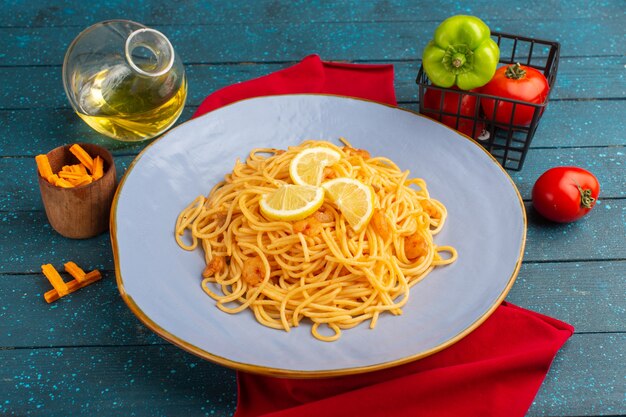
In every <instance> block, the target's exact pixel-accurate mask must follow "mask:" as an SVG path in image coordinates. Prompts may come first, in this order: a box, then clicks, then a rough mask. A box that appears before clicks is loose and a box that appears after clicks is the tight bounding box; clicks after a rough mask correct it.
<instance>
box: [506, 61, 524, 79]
mask: <svg viewBox="0 0 626 417" xmlns="http://www.w3.org/2000/svg"><path fill="white" fill-rule="evenodd" d="M504 76H505V77H506V78H510V79H513V80H520V79H522V78H524V77H525V76H526V70H524V69H523V68H522V66H521V65H520V63H519V62H518V63H516V64H514V65H509V66H508V67H506V72H505V73H504Z"/></svg>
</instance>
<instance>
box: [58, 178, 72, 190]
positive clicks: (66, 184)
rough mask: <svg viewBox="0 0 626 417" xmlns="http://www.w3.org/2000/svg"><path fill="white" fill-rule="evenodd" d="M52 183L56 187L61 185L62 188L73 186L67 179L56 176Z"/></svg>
mask: <svg viewBox="0 0 626 417" xmlns="http://www.w3.org/2000/svg"><path fill="white" fill-rule="evenodd" d="M54 185H56V186H57V187H63V188H71V187H73V186H74V185H73V184H72V183H71V182H69V181H68V180H64V179H63V178H58V177H57V179H56V181H54Z"/></svg>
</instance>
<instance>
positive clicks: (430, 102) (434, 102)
mask: <svg viewBox="0 0 626 417" xmlns="http://www.w3.org/2000/svg"><path fill="white" fill-rule="evenodd" d="M453 89H454V90H458V88H456V87H453ZM442 94H443V104H442V103H441V96H442ZM459 100H460V101H461V107H460V108H459ZM477 103H478V102H477V99H476V97H475V96H471V95H468V94H459V93H452V92H450V91H442V90H438V89H434V88H427V89H426V92H425V93H424V103H423V114H424V115H426V116H428V117H430V118H432V119H435V120H439V121H440V122H442V123H443V124H445V125H446V126H450V127H451V128H453V129H456V130H458V131H459V132H461V133H463V134H464V135H467V136H469V137H473V138H475V139H479V138H480V136H481V134H482V133H483V129H484V128H485V124H484V123H483V122H481V121H478V122H475V121H474V120H472V119H465V118H462V117H458V115H461V116H468V117H471V118H475V117H476V114H477V113H476V110H477V109H476V107H477ZM440 109H441V110H440ZM441 112H444V113H451V114H453V116H450V115H442V114H440V113H441ZM457 120H458V123H459V125H458V127H457ZM474 124H475V125H476V130H474ZM472 133H474V135H473V136H472Z"/></svg>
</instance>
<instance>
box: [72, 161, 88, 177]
mask: <svg viewBox="0 0 626 417" xmlns="http://www.w3.org/2000/svg"><path fill="white" fill-rule="evenodd" d="M72 167H73V169H74V172H76V173H77V174H82V175H87V174H88V172H87V168H85V165H83V164H76V165H72Z"/></svg>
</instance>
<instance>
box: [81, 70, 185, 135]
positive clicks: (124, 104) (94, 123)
mask: <svg viewBox="0 0 626 417" xmlns="http://www.w3.org/2000/svg"><path fill="white" fill-rule="evenodd" d="M74 83H75V84H74V85H76V86H77V90H78V106H77V108H76V113H77V114H78V115H79V116H80V117H81V118H82V119H83V120H84V121H85V122H86V123H87V124H88V125H89V126H91V127H92V128H93V129H95V130H96V131H98V132H100V133H102V134H104V135H107V136H110V137H112V138H114V139H117V140H122V141H140V140H145V139H150V138H152V137H154V136H157V135H158V134H160V133H162V132H163V131H165V130H166V129H168V128H169V127H171V126H172V125H173V124H174V123H175V122H176V120H177V119H178V117H179V116H180V114H181V112H182V110H183V107H184V105H185V99H186V97H187V81H186V79H185V76H184V74H183V75H182V76H179V75H177V74H176V73H173V72H170V73H167V74H165V75H162V76H160V77H138V76H135V75H134V74H132V70H131V69H130V68H129V67H128V66H124V65H117V66H113V67H111V68H106V69H103V70H100V71H99V72H97V73H96V74H94V75H90V76H89V75H87V76H85V75H83V74H80V73H75V74H74ZM155 86H158V88H155Z"/></svg>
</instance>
